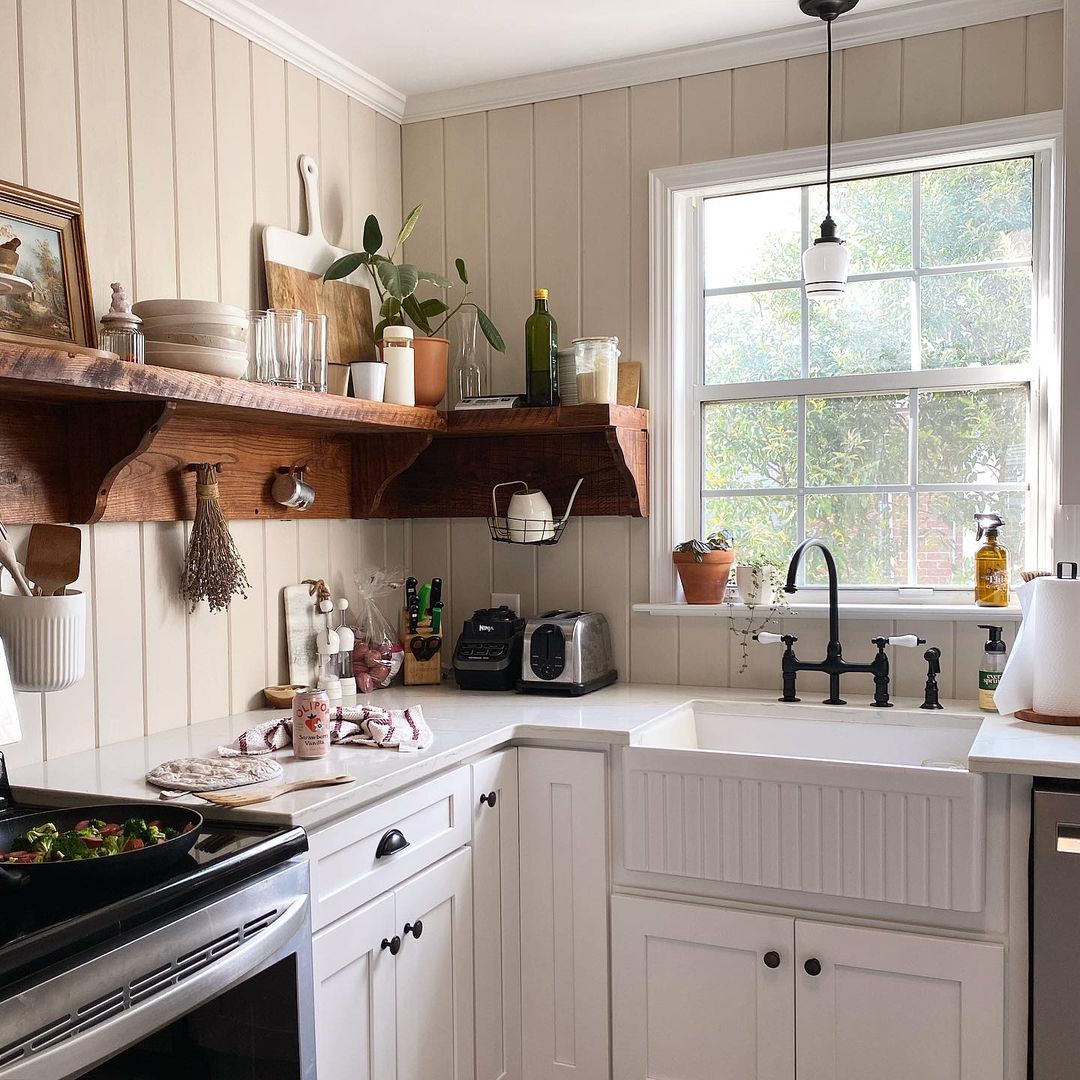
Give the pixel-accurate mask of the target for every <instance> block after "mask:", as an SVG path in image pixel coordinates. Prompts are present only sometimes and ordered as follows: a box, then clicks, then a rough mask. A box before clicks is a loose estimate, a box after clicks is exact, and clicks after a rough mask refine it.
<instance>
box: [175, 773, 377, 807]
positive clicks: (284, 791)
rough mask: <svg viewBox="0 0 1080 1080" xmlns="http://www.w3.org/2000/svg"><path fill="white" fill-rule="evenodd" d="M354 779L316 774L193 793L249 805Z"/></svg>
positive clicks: (220, 803) (219, 802)
mask: <svg viewBox="0 0 1080 1080" xmlns="http://www.w3.org/2000/svg"><path fill="white" fill-rule="evenodd" d="M355 780H356V777H355V776H344V775H342V776H317V777H315V779H313V780H295V781H293V783H291V784H279V785H278V786H277V787H268V788H262V789H261V790H259V791H246V792H245V791H196V792H194V794H196V795H198V797H199V798H200V799H205V800H206V801H207V802H212V803H217V805H218V806H251V805H252V804H253V803H260V802H269V801H270V800H271V799H276V798H277V797H278V796H279V795H288V793H289V792H290V791H303V790H304V788H313V787H330V786H332V785H333V784H351V783H353V782H354V781H355Z"/></svg>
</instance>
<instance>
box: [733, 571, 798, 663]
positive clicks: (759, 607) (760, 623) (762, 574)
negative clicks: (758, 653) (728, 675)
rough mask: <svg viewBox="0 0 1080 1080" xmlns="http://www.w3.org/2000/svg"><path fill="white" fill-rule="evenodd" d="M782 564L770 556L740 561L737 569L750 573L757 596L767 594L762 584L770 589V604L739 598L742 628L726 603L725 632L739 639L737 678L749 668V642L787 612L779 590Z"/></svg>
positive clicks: (785, 601)
mask: <svg viewBox="0 0 1080 1080" xmlns="http://www.w3.org/2000/svg"><path fill="white" fill-rule="evenodd" d="M783 564H784V560H782V559H778V558H776V557H775V556H773V555H772V554H761V553H759V552H758V553H754V552H752V553H751V554H750V555H749V556H747V557H740V559H739V563H738V567H737V568H736V571H737V570H738V569H739V568H743V567H745V568H746V569H748V570H749V571H750V574H751V577H752V580H753V584H754V589H755V590H756V592H757V593H758V594H759V595H761V594H763V593H767V590H766V589H765V588H764V586H765V585H766V583H767V582H768V583H770V584H772V586H773V589H772V592H771V594H769V595H771V600H770V601H769V603H768V604H750V603H746V599H747V598H746V597H745V596H741V597H740V598H741V599H742V600H743V602H744V604H745V606H746V621H745V624H743V622H742V621H741V620H739V621H738V622H737V621H736V613H735V604H734V602H732V601H730V600H729V601H728V623H729V626H728V628H729V629H730V630H731V632H732V633H733V634H734V635H735V636H736V637H737V638H738V639H739V645H740V648H741V656H740V658H739V660H740V662H739V674H740V675H741V674H742V673H743V672H744V671H746V669H747V668H748V667H749V666H750V642H751V641H753V639H754V635H755V634H758V633H760V632H761V631H762V630H764V629H765V627H766V626H768V624H769V623H770V622H772V621H773V620H774V619H778V618H781V617H782V616H783V615H784V613H785V612H787V611H788V603H787V596H786V595H785V594H784V593H783V592H782V591H781V590H780V588H779V586H780V582H781V580H782V569H781V568H782V567H783Z"/></svg>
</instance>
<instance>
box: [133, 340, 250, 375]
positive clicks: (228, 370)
mask: <svg viewBox="0 0 1080 1080" xmlns="http://www.w3.org/2000/svg"><path fill="white" fill-rule="evenodd" d="M146 362H147V364H149V365H150V366H151V367H167V368H175V369H176V370H178V371H192V372H196V373H198V374H200V375H218V376H220V377H221V378H223V379H241V378H243V377H244V375H245V373H246V372H247V366H248V357H247V352H246V350H241V351H237V350H236V349H200V348H199V347H198V346H197V345H176V344H173V343H171V342H162V341H147V343H146Z"/></svg>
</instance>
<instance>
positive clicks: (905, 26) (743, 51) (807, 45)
mask: <svg viewBox="0 0 1080 1080" xmlns="http://www.w3.org/2000/svg"><path fill="white" fill-rule="evenodd" d="M1063 6H1064V0H919V2H917V3H911V4H904V5H902V6H900V7H895V8H887V9H885V10H884V11H855V12H853V13H852V14H850V15H847V16H845V17H844V18H841V19H839V20H837V22H836V23H835V29H834V35H835V37H834V40H835V42H836V45H837V47H838V48H841V49H850V48H854V47H856V46H858V45H872V44H875V43H877V42H880V41H893V40H895V39H897V38H907V37H916V36H918V35H920V34H933V33H938V32H939V31H942V30H958V29H960V28H962V27H965V26H976V25H978V24H980V23H989V22H999V21H1001V20H1003V19H1014V18H1018V17H1021V16H1026V15H1039V14H1041V13H1043V12H1046V11H1058V10H1060V9H1061V8H1062V7H1063ZM824 51H825V35H824V34H823V33H822V32H821V28H820V27H819V26H817V25H814V24H811V23H810V22H809V21H808V22H807V24H806V25H804V26H796V27H787V28H784V29H781V30H773V31H770V32H768V33H765V34H753V35H747V36H745V37H739V38H728V39H726V40H723V41H715V42H710V43H706V44H702V45H691V46H687V47H684V48H680V49H670V50H667V51H664V52H658V53H651V54H648V55H645V56H636V57H630V58H628V59H625V60H610V61H606V62H604V63H599V64H589V65H586V66H583V67H574V68H565V69H563V70H562V71H550V72H542V73H539V74H535V75H522V76H519V77H517V78H512V79H501V80H498V81H494V82H486V83H477V84H475V85H472V86H464V87H460V88H457V89H453V90H442V91H437V92H432V93H425V94H413V95H410V96H409V98H408V100H407V102H406V106H405V117H404V122H405V123H407V124H409V123H417V122H419V121H422V120H435V119H439V118H442V117H447V116H459V115H461V114H462V113H471V112H482V111H486V110H487V109H499V108H506V107H507V106H511V105H526V104H530V103H532V102H536V101H550V100H552V99H554V98H562V97H572V96H576V95H578V94H591V93H596V92H598V91H601V90H615V89H618V88H620V87H624V86H638V85H640V84H642V83H651V82H661V81H663V80H665V79H679V78H684V77H686V76H689V75H704V74H706V73H708V72H712V71H727V70H729V69H731V68H737V67H749V66H751V65H753V64H767V63H770V62H772V61H775V60H790V59H793V58H795V57H798V56H810V55H812V54H814V53H821V52H824Z"/></svg>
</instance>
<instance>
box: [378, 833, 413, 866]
mask: <svg viewBox="0 0 1080 1080" xmlns="http://www.w3.org/2000/svg"><path fill="white" fill-rule="evenodd" d="M408 846H409V841H408V840H406V839H405V834H404V833H403V832H402V831H401V830H400V829H391V830H390V831H389V832H388V833H384V834H383V838H382V839H381V840H380V841H379V846H378V847H377V848H376V849H375V858H376V859H385V858H386V857H387V855H394V854H396V853H397V852H399V851H404V850H405V849H406V848H407V847H408Z"/></svg>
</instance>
